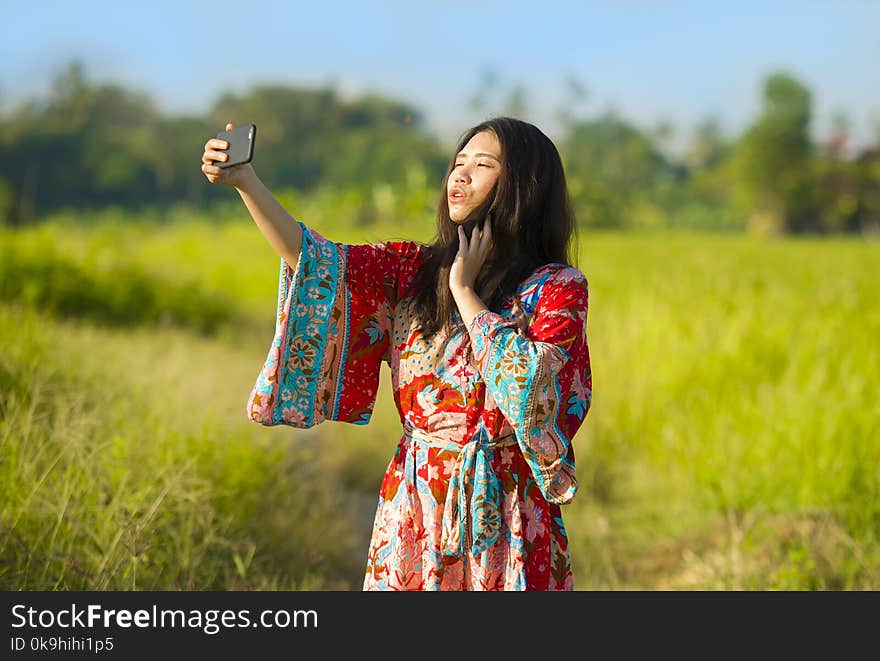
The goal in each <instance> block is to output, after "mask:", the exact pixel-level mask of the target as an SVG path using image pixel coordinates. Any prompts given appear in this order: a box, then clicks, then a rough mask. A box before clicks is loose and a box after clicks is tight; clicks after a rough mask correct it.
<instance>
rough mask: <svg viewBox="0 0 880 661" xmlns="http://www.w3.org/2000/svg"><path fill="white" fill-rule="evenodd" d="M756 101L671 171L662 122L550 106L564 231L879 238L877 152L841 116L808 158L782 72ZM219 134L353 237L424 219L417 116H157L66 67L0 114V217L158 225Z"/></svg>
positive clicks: (365, 109) (228, 105) (519, 99)
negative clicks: (351, 225) (565, 182)
mask: <svg viewBox="0 0 880 661" xmlns="http://www.w3.org/2000/svg"><path fill="white" fill-rule="evenodd" d="M478 96H479V95H478ZM510 97H511V98H510V100H509V103H508V106H509V112H510V113H512V114H517V111H518V112H519V113H522V114H524V113H525V106H524V105H523V103H524V96H523V90H522V89H521V88H520V87H515V88H514V90H512V91H511V94H510ZM762 98H763V103H762V107H761V110H760V113H759V116H758V117H757V118H756V119H755V121H754V122H753V123H752V124H751V125H750V126H749V127H748V128H747V129H746V131H745V132H744V133H743V135H742V136H739V137H737V138H732V139H725V138H724V137H723V136H722V135H721V132H720V130H719V128H718V124H717V122H716V121H714V120H713V119H711V118H709V119H707V120H705V121H703V122H701V123H700V124H699V126H697V128H696V130H695V131H694V134H693V136H692V139H691V144H690V145H689V147H688V148H687V150H686V151H685V153H683V154H682V155H681V156H677V157H674V156H671V155H670V154H669V153H668V152H667V150H665V149H664V148H663V144H664V142H665V141H666V140H667V139H668V138H669V136H670V135H671V133H672V132H673V128H672V126H671V125H670V124H669V123H666V122H661V123H660V125H659V126H658V127H657V128H656V129H655V130H644V129H642V128H640V127H637V126H634V125H632V124H631V123H628V122H627V121H625V120H624V119H623V118H621V117H620V116H618V115H617V114H616V113H615V112H614V111H608V112H605V113H603V114H601V115H598V116H596V117H582V116H577V115H576V114H575V113H574V112H573V111H572V110H571V108H569V107H564V108H561V109H560V110H559V112H558V114H559V115H560V116H561V117H564V119H565V121H564V134H563V135H561V136H560V137H559V138H558V140H557V145H558V147H559V149H560V152H561V154H562V156H563V160H564V161H565V165H566V171H567V174H568V178H569V182H570V187H571V193H572V199H573V202H574V205H575V209H576V212H577V217H578V219H579V221H580V223H581V224H583V225H586V226H590V227H609V228H610V227H614V228H618V227H620V228H631V227H689V228H695V229H696V228H699V229H711V230H744V229H748V230H750V231H752V232H755V233H758V234H775V233H780V232H853V233H857V232H861V233H875V232H878V231H880V144H877V145H874V146H873V147H868V148H866V149H863V150H862V151H861V152H860V153H858V154H855V155H854V156H849V155H847V154H846V153H845V149H844V147H845V143H846V138H847V128H846V127H847V123H846V120H845V118H844V119H842V120H841V121H839V122H838V126H837V129H836V132H835V133H834V135H833V136H832V137H831V139H830V140H829V141H828V143H827V144H822V145H817V144H813V142H812V141H811V139H810V137H809V127H810V123H811V119H812V100H811V94H810V91H809V90H808V89H807V87H806V86H805V85H804V84H803V83H802V82H800V81H798V80H797V79H795V78H794V77H793V76H791V75H789V74H787V73H785V72H774V73H771V74H769V75H768V76H767V77H766V79H765V80H764V81H763V96H762ZM477 105H478V106H479V103H478V104H477ZM228 121H232V122H233V123H255V124H257V126H258V135H257V150H256V155H255V161H254V165H255V167H256V169H257V171H258V173H259V174H260V176H261V178H262V179H263V180H264V181H265V183H266V184H267V185H268V186H269V188H270V189H272V190H273V191H275V192H279V193H280V192H282V191H295V194H296V195H299V196H306V197H309V196H312V195H324V196H326V195H327V194H328V193H329V195H331V196H334V197H342V198H344V199H345V203H344V206H345V208H346V212H347V213H349V217H350V218H353V219H356V220H357V222H358V223H360V224H364V225H370V224H372V223H376V222H378V221H380V220H381V219H382V218H383V217H384V218H388V217H401V214H405V215H410V214H413V213H417V214H421V213H424V212H426V211H427V212H428V213H432V208H435V205H436V204H437V203H438V201H439V200H440V192H441V190H442V187H443V182H442V181H441V179H442V174H443V172H444V169H445V166H446V165H447V163H448V161H449V158H450V157H451V156H452V154H451V151H452V148H451V146H446V145H442V144H440V143H439V142H438V140H437V139H436V138H435V137H433V136H432V135H430V134H429V133H428V132H427V131H426V129H425V123H424V119H423V116H422V113H421V112H420V111H419V110H418V109H417V108H414V107H412V106H411V105H409V104H406V103H401V102H398V101H394V100H391V99H386V98H384V97H381V96H379V95H377V94H366V95H364V96H361V97H360V98H356V99H351V100H344V99H342V98H340V96H339V95H338V94H337V92H336V90H335V89H333V88H319V89H300V88H293V87H285V86H280V85H262V86H258V87H255V88H253V89H251V90H249V91H247V92H244V93H242V94H224V95H222V96H221V97H220V98H219V99H218V100H217V101H216V103H215V104H214V105H213V107H212V108H210V109H209V110H208V111H207V112H206V113H205V114H204V115H198V116H180V115H167V114H163V113H161V112H160V111H159V110H158V109H157V107H156V105H155V104H154V103H153V101H152V100H151V98H150V97H149V95H147V94H144V93H140V92H135V91H132V90H130V89H127V88H125V87H124V86H122V85H119V84H114V83H101V84H99V83H94V82H91V81H90V80H88V78H87V76H86V75H85V72H84V71H83V69H82V66H81V65H79V64H78V63H77V62H75V61H74V62H72V63H71V64H70V65H68V67H67V68H66V69H64V70H63V71H62V72H61V73H59V74H58V76H57V77H56V79H55V80H54V82H53V84H52V86H51V92H50V93H49V94H48V96H47V98H45V99H32V100H30V101H27V102H25V103H22V104H20V105H19V106H17V107H15V108H11V109H8V110H6V111H4V112H3V114H2V115H0V219H3V220H5V221H6V222H7V223H11V224H14V225H19V226H20V225H25V224H29V223H32V222H34V221H36V220H38V219H41V218H43V217H45V216H46V215H48V214H55V213H59V212H63V211H66V210H80V211H82V210H100V209H103V208H105V207H107V206H117V207H122V208H125V209H128V210H130V211H134V212H147V213H155V214H158V215H159V216H162V217H165V216H167V215H168V214H169V210H170V209H173V208H175V207H178V206H180V205H186V206H188V207H189V208H191V209H192V208H200V209H202V210H204V209H205V208H215V207H217V206H218V205H222V203H223V202H224V201H225V200H228V199H229V197H228V193H229V191H228V190H222V189H223V188H224V187H214V186H211V185H210V184H208V183H207V181H206V179H205V178H204V176H203V174H202V173H201V171H200V169H199V166H200V158H201V153H202V149H203V146H204V143H205V141H206V140H207V139H208V138H209V137H211V136H213V135H214V134H215V133H217V132H218V131H219V130H221V129H222V128H223V127H224V126H225V124H226V122H228ZM466 128H467V127H464V126H463V127H462V132H463V131H464V130H465V129H466Z"/></svg>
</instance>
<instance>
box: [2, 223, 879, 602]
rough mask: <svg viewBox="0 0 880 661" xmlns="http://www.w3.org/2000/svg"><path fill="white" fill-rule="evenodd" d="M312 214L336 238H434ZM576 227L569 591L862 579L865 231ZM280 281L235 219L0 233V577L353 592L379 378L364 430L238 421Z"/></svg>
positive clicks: (875, 425) (867, 427)
mask: <svg viewBox="0 0 880 661" xmlns="http://www.w3.org/2000/svg"><path fill="white" fill-rule="evenodd" d="M309 213H310V215H309V216H308V217H306V216H303V217H302V218H303V220H304V221H305V222H306V223H307V224H309V225H311V226H313V227H315V228H317V229H318V230H319V231H321V232H322V233H323V234H324V235H325V236H327V237H329V238H332V239H334V240H337V241H346V242H350V243H355V242H360V241H375V240H381V239H390V238H396V237H407V238H412V239H417V240H426V239H428V238H429V237H430V235H431V226H430V225H431V221H430V220H428V221H424V222H423V221H419V222H418V223H407V224H404V223H390V222H389V223H388V224H387V225H378V226H370V227H363V226H357V225H347V224H345V223H341V222H338V221H334V220H332V219H329V218H325V217H324V214H321V213H319V212H318V211H316V210H310V211H309ZM579 248H580V250H579V258H580V261H579V266H580V268H581V269H582V270H583V271H584V273H585V274H586V275H587V277H588V279H589V282H590V311H589V317H588V326H587V330H588V339H589V344H590V353H591V359H592V370H593V386H594V391H593V403H592V408H591V410H590V412H589V414H588V416H587V419H586V422H585V424H584V426H583V428H582V429H581V431H580V432H579V434H578V436H577V437H576V439H575V450H576V458H577V464H578V472H579V478H580V490H579V492H578V494H577V496H576V497H575V500H574V501H573V502H572V503H571V504H570V505H567V506H566V507H565V508H563V516H564V518H565V523H566V528H567V530H568V532H569V536H570V542H571V553H572V559H573V562H574V571H575V585H576V588H577V589H582V590H597V589H625V590H630V589H674V590H690V589H710V590H738V589H786V590H787V589H878V588H880V539H878V537H880V532H878V531H880V407H878V404H877V393H878V389H880V388H878V387H880V343H878V339H877V338H878V337H880V280H878V278H877V276H876V272H877V264H880V244H878V242H876V241H866V240H859V239H845V238H833V239H816V238H764V239H757V238H753V237H748V236H745V235H740V234H707V233H690V232H684V231H675V232H661V231H656V232H642V233H613V232H591V231H583V232H582V234H581V239H580V246H579ZM277 274H278V258H277V256H275V255H274V253H273V252H272V251H271V249H270V248H269V247H268V245H266V243H265V242H264V240H263V238H262V236H261V235H260V234H259V232H258V230H257V229H256V227H255V226H254V225H253V223H252V222H251V221H250V219H249V218H248V217H247V215H246V214H244V215H243V216H241V217H238V218H234V219H222V220H218V219H212V218H200V217H195V216H192V217H184V218H180V219H177V221H176V222H174V223H167V224H158V223H154V222H144V223H136V222H135V223H132V222H126V219H125V218H123V217H122V216H119V217H115V216H114V215H113V214H106V215H105V216H104V217H102V218H101V219H100V220H97V221H94V222H90V223H82V222H76V219H75V218H74V219H71V218H59V219H56V220H54V221H48V222H45V223H43V224H41V225H40V226H38V227H35V228H32V229H27V230H20V231H11V230H5V231H2V232H0V347H2V349H0V588H3V589H7V590H17V589H41V590H48V589H58V590H70V589H86V590H105V589H114V590H138V589H159V590H163V589H196V590H201V589H220V590H238V589H318V588H321V589H339V590H345V589H359V588H360V585H361V581H362V571H363V566H364V563H365V560H366V551H367V546H368V542H369V534H370V526H371V524H372V514H373V511H374V506H375V500H376V497H377V495H378V488H379V483H380V480H381V477H382V473H383V471H384V469H385V466H386V464H387V462H388V460H389V459H390V457H391V454H392V452H393V449H394V447H395V445H396V443H397V440H398V438H399V432H400V424H399V421H398V418H397V414H396V411H395V410H394V405H393V401H392V396H391V392H390V384H389V375H388V373H387V370H386V373H385V374H384V375H383V382H382V387H381V388H380V392H379V399H378V403H377V405H376V411H375V414H374V416H373V419H372V421H371V423H370V424H369V425H367V426H364V427H357V426H354V425H346V424H343V423H324V424H322V425H319V426H318V427H315V428H312V429H309V430H296V429H287V428H271V429H270V428H265V427H261V426H259V425H256V424H254V423H252V422H250V421H249V420H247V418H246V417H245V401H246V398H247V396H248V394H249V393H250V389H251V387H252V386H253V383H254V380H255V378H256V376H257V374H258V372H259V369H260V367H261V365H262V362H263V360H264V359H265V355H266V350H267V349H268V346H269V343H270V341H271V339H272V334H273V329H274V313H275V295H276V291H277V280H276V278H277Z"/></svg>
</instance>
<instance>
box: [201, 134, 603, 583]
mask: <svg viewBox="0 0 880 661" xmlns="http://www.w3.org/2000/svg"><path fill="white" fill-rule="evenodd" d="M229 128H231V125H229V126H227V129H229ZM226 146H227V145H226V144H225V143H224V142H223V141H222V140H217V139H211V140H208V142H207V143H206V144H205V152H204V155H203V157H202V161H203V165H202V170H203V171H204V173H205V175H206V177H207V178H208V179H209V181H211V182H212V183H225V184H231V185H233V186H235V187H236V189H237V190H238V192H239V194H240V195H241V197H242V199H243V200H244V203H245V205H246V206H247V208H248V210H249V211H250V213H251V215H252V216H253V219H254V221H255V222H256V224H257V226H258V227H259V228H260V230H261V231H262V232H263V234H264V235H265V237H266V239H267V240H268V241H269V243H270V244H271V245H272V247H273V248H274V249H275V250H276V251H277V252H278V254H279V255H280V256H281V273H280V282H279V290H278V312H277V318H276V332H275V337H274V340H273V342H272V345H271V347H270V349H269V354H268V357H267V359H266V362H265V365H264V367H263V369H262V371H261V373H260V375H259V377H258V379H257V382H256V384H255V386H254V389H253V391H252V392H251V395H250V399H249V400H248V402H247V413H248V416H249V417H250V418H251V419H252V420H254V421H255V422H258V423H261V424H263V425H278V424H287V425H293V426H295V427H310V426H312V425H316V424H318V423H320V422H322V421H323V420H338V421H345V422H351V423H354V424H366V423H367V422H368V421H369V420H370V416H371V414H372V410H373V406H374V404H375V398H376V392H377V387H378V380H379V370H380V364H381V362H382V361H383V360H384V361H386V362H388V364H389V366H390V368H391V378H392V384H393V389H394V400H395V404H396V405H397V410H398V412H399V414H400V420H401V423H402V424H403V434H402V437H401V438H400V441H399V443H398V444H397V448H396V450H395V452H394V456H393V458H392V459H391V462H390V464H389V466H388V469H387V471H386V473H385V477H384V480H383V481H382V486H381V489H380V494H379V503H378V508H377V510H376V518H375V523H374V526H373V534H372V540H371V543H370V549H369V553H368V560H367V569H366V577H365V580H364V589H365V590H571V589H572V573H571V560H570V556H569V552H568V539H567V537H566V533H565V528H564V526H563V523H562V516H561V513H560V505H562V504H564V503H567V502H569V501H570V500H571V499H572V497H573V496H574V493H575V490H576V488H577V481H576V478H575V463H574V451H573V448H572V438H573V437H574V435H575V432H576V431H577V430H578V428H579V427H580V426H581V424H582V422H583V421H584V418H585V416H586V414H587V411H588V410H589V408H590V403H591V401H592V379H591V372H590V357H589V350H588V347H587V335H586V318H587V279H586V278H585V276H584V274H583V273H582V272H581V271H579V270H578V269H577V268H575V267H574V266H572V265H571V261H570V258H569V256H568V250H569V247H570V243H571V239H572V235H573V232H574V230H575V223H574V217H573V214H572V211H571V209H570V206H569V200H568V192H567V189H566V184H565V175H564V173H563V168H562V163H561V161H560V158H559V154H558V152H557V150H556V148H555V146H554V145H553V143H552V142H551V141H550V139H549V138H547V136H545V135H544V134H543V133H542V132H541V131H540V130H539V129H537V128H536V127H534V126H532V125H531V124H528V123H526V122H522V121H520V120H516V119H513V118H509V117H499V118H495V119H491V120H489V121H486V122H483V123H481V124H479V125H478V126H475V127H474V128H472V129H470V130H469V131H467V133H466V134H465V135H464V136H463V137H462V139H461V141H460V143H459V145H458V148H457V149H456V152H455V157H454V159H453V160H452V162H451V163H450V165H449V169H448V171H447V173H446V177H445V179H444V185H443V195H442V198H441V199H440V203H439V207H438V211H437V233H436V237H435V240H434V242H433V243H431V244H430V245H421V244H417V243H414V242H410V241H402V242H385V243H377V244H369V245H348V244H343V243H335V242H332V241H330V240H328V239H325V238H324V237H323V236H321V235H320V234H319V233H318V232H317V231H316V230H315V229H314V228H311V227H308V226H307V225H305V224H304V223H302V222H298V221H296V220H294V219H293V218H292V217H291V216H290V215H288V214H287V212H286V211H285V210H284V209H283V208H282V207H281V205H280V204H279V203H278V202H277V201H276V200H275V198H274V197H273V196H272V194H271V193H270V192H269V191H268V190H267V189H266V188H265V186H263V184H262V183H261V182H260V180H259V179H258V178H257V176H256V174H255V173H254V170H253V169H252V168H251V166H250V165H240V166H235V167H232V168H229V169H221V168H219V167H217V166H216V165H214V164H213V163H214V162H216V161H223V160H225V159H226V154H225V152H224V149H225V148H226Z"/></svg>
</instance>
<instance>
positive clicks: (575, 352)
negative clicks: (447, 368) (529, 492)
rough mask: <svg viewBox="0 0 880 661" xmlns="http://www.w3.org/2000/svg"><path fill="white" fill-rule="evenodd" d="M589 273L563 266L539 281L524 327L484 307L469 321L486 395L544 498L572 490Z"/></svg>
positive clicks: (583, 396)
mask: <svg viewBox="0 0 880 661" xmlns="http://www.w3.org/2000/svg"><path fill="white" fill-rule="evenodd" d="M587 305H588V288H587V279H586V277H585V276H584V274H583V273H581V272H580V271H579V270H578V269H576V268H574V267H564V268H560V269H559V270H558V271H557V272H556V273H555V274H553V275H552V276H551V277H550V278H549V279H548V280H547V281H546V282H545V283H544V285H543V287H542V289H541V291H540V295H539V299H538V302H537V304H536V306H535V309H534V316H533V317H532V319H531V323H530V325H529V327H528V330H526V331H523V330H522V329H521V328H520V327H519V325H518V322H517V320H515V319H505V318H504V317H502V316H501V315H499V314H497V313H495V312H491V311H489V310H484V311H483V312H481V313H479V314H478V315H477V316H476V317H475V318H474V319H473V321H472V322H471V324H470V326H469V327H468V332H469V334H470V338H471V345H472V348H473V353H474V360H475V362H476V365H477V368H478V369H479V370H480V374H481V375H482V377H483V381H484V383H485V384H486V389H487V391H488V394H490V395H491V396H492V398H493V399H494V400H495V403H496V404H497V405H498V408H499V409H500V410H501V413H502V414H503V415H504V417H505V418H506V419H507V421H508V422H509V423H510V425H511V426H512V427H513V429H514V432H515V435H516V439H517V443H518V445H519V447H520V449H521V450H522V453H523V456H524V458H525V460H526V462H527V463H528V464H529V467H530V468H531V470H532V473H533V475H534V477H535V481H536V482H537V485H538V488H539V489H540V491H541V494H542V495H543V496H544V498H545V499H546V500H547V501H549V502H552V503H557V504H563V503H567V502H569V501H570V500H571V499H572V498H573V497H574V494H575V491H576V490H577V478H576V474H575V461H574V449H573V446H572V442H571V441H572V439H573V437H574V435H575V433H576V432H577V430H578V429H579V428H580V426H581V424H582V423H583V421H584V418H585V417H586V415H587V411H588V410H589V408H590V404H591V402H592V376H591V371H590V354H589V348H588V346H587V332H586V322H587Z"/></svg>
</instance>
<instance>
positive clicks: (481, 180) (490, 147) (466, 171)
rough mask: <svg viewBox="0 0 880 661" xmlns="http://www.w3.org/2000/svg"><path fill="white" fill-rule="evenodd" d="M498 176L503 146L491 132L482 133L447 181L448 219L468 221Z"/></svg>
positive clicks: (460, 157)
mask: <svg viewBox="0 0 880 661" xmlns="http://www.w3.org/2000/svg"><path fill="white" fill-rule="evenodd" d="M499 174H501V144H500V143H499V142H498V138H497V137H496V136H495V134H494V133H492V132H491V131H481V132H480V133H477V134H476V135H475V136H474V137H473V138H471V139H470V140H468V143H467V144H466V145H465V146H464V149H462V150H461V152H459V154H458V156H457V157H456V159H455V167H454V168H453V169H452V172H451V173H450V174H449V179H447V180H446V201H447V203H448V204H449V217H450V218H451V219H452V220H453V221H454V222H456V223H459V222H463V221H465V220H467V219H468V217H469V216H470V214H471V212H472V211H473V210H474V209H476V208H477V207H479V206H480V205H481V204H482V203H483V201H484V200H485V199H486V196H487V195H488V194H489V193H490V192H491V190H492V188H493V187H494V186H495V182H496V181H497V180H498V176H499Z"/></svg>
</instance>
